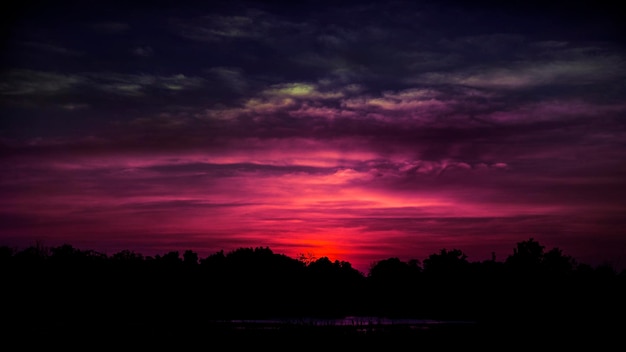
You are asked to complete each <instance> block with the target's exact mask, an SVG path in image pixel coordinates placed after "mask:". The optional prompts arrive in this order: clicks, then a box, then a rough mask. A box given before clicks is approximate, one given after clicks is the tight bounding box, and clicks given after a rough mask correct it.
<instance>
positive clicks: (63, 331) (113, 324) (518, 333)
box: [3, 317, 624, 351]
mask: <svg viewBox="0 0 626 352" xmlns="http://www.w3.org/2000/svg"><path fill="white" fill-rule="evenodd" d="M132 320H133V317H118V319H117V320H111V321H107V322H104V321H103V322H98V323H94V322H92V323H80V324H78V323H77V324H57V325H55V324H47V325H46V326H44V325H38V324H37V323H31V324H28V325H11V326H8V327H6V328H5V329H3V335H4V338H3V341H4V342H5V343H6V344H8V345H13V346H20V344H21V345H22V346H24V347H28V348H26V350H31V349H34V348H57V347H59V348H65V349H85V350H128V349H139V350H153V349H156V350H164V349H173V350H184V349H187V348H189V349H191V348H193V349H197V350H204V351H211V350H217V349H219V350H242V349H254V350H285V351H286V350H289V351H303V350H305V351H308V350H350V351H354V350H358V349H363V350H367V351H369V350H379V351H426V350H439V351H448V350H459V349H468V348H480V349H481V350H482V351H508V350H520V349H530V350H564V349H580V348H585V349H587V348H588V349H593V350H596V351H606V350H612V348H614V347H613V346H615V345H616V344H618V345H619V344H620V343H621V341H622V338H623V337H624V335H623V334H624V332H623V330H621V329H617V328H615V329H613V328H611V327H610V326H609V325H602V324H600V325H597V324H592V323H590V324H589V325H585V326H583V325H578V326H543V325H541V324H539V325H533V324H528V323H525V324H511V323H507V324H479V323H441V324H427V325H426V324H425V325H422V326H420V325H419V324H418V325H415V324H413V325H402V324H399V325H388V326H368V327H363V326H333V325H329V326H324V325H316V326H313V325H307V324H256V323H246V322H239V323H230V322H204V323H203V322H194V323H191V322H187V323H185V322H170V323H168V324H163V323H150V322H136V321H135V322H133V321H132ZM600 326H601V327H600Z"/></svg>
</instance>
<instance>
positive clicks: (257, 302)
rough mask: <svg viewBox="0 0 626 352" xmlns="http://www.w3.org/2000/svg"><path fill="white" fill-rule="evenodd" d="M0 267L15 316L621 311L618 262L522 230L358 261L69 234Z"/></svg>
mask: <svg viewBox="0 0 626 352" xmlns="http://www.w3.org/2000/svg"><path fill="white" fill-rule="evenodd" d="M0 274H1V275H2V276H1V277H2V281H3V287H4V288H3V294H4V296H5V300H4V302H6V303H7V306H6V308H5V310H4V317H5V321H10V322H12V323H15V324H33V323H36V324H72V323H74V322H86V321H92V322H93V321H98V319H99V317H100V318H101V317H103V316H107V317H115V319H117V320H118V321H119V322H120V323H124V324H143V323H145V322H151V323H155V322H174V321H175V322H177V324H196V323H197V322H198V321H215V320H227V319H276V318H301V317H322V318H323V317H328V318H330V317H344V316H377V317H390V318H419V319H438V320H464V321H475V322H480V323H484V324H500V323H502V322H515V323H516V324H517V323H520V322H525V323H529V324H532V325H533V326H551V325H552V324H560V325H562V324H570V325H571V326H572V327H573V326H579V325H580V324H581V323H588V322H590V321H593V322H594V324H593V326H594V327H602V328H603V329H605V328H610V327H611V326H613V325H609V324H614V322H615V321H616V319H623V316H624V313H626V304H625V302H624V301H625V300H624V297H626V295H625V293H626V272H625V271H621V272H617V271H616V270H615V269H613V268H612V267H611V266H610V265H601V266H597V267H592V266H591V265H588V264H584V263H578V262H577V261H576V260H575V259H574V258H572V257H571V256H568V255H565V254H563V253H562V251H561V250H560V249H558V248H553V249H550V250H546V249H545V247H544V246H543V245H541V244H540V243H539V242H537V241H535V240H534V239H533V238H530V239H528V240H526V241H521V242H519V243H517V244H516V246H515V247H514V248H513V253H512V254H511V255H509V256H508V257H507V258H506V259H505V260H504V261H496V260H495V257H494V258H492V259H491V260H485V261H477V262H470V261H468V259H467V256H466V255H465V254H464V252H463V251H461V250H459V249H451V250H448V249H441V250H440V251H439V252H437V253H433V254H431V255H430V256H428V257H427V258H425V259H424V260H423V261H419V260H409V261H402V260H400V259H398V258H395V257H391V258H388V259H384V260H380V261H378V262H375V263H372V265H371V267H370V269H369V271H368V272H367V273H362V272H360V271H358V270H356V269H354V268H353V267H352V266H351V264H350V263H349V262H345V261H339V260H335V261H331V260H329V259H328V258H327V257H322V258H308V259H306V258H304V257H301V258H291V257H288V256H286V255H283V254H277V253H274V252H273V251H272V250H271V249H270V248H268V247H245V248H239V249H236V250H233V251H230V252H227V253H225V252H224V251H223V250H222V251H219V252H217V253H214V254H212V255H209V256H207V257H205V258H199V256H198V255H197V253H195V252H193V251H192V250H186V251H184V252H183V253H182V254H181V253H180V252H178V251H171V252H168V253H166V254H163V255H156V256H143V255H142V254H140V253H136V252H133V251H130V250H123V251H120V252H118V253H115V254H113V255H105V254H103V253H99V252H96V251H92V250H81V249H77V248H75V247H73V246H71V245H69V244H65V245H61V246H58V247H52V248H46V247H44V246H42V245H40V244H36V245H33V246H31V247H28V248H25V249H23V250H15V249H12V248H10V247H8V246H1V247H0ZM611 322H612V323H611ZM603 324H606V326H605V325H603ZM587 325H588V324H587Z"/></svg>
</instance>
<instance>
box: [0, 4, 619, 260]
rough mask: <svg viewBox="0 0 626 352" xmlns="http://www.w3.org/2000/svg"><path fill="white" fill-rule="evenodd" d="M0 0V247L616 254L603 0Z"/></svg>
mask: <svg viewBox="0 0 626 352" xmlns="http://www.w3.org/2000/svg"><path fill="white" fill-rule="evenodd" d="M2 6H3V7H4V8H3V11H2V12H3V15H2V16H3V19H2V23H3V24H2V37H1V42H0V45H1V46H0V50H1V51H0V170H1V171H2V172H1V173H0V195H1V197H0V244H2V245H9V246H12V247H17V248H26V247H28V246H31V245H34V244H35V243H37V242H38V243H42V244H43V245H47V246H58V245H61V244H66V243H67V244H71V245H73V246H74V247H77V248H80V249H91V250H96V251H100V252H103V253H107V254H114V253H117V252H119V251H121V250H132V251H135V252H138V253H141V254H143V255H156V254H164V253H167V252H169V251H174V250H177V251H180V252H181V253H182V251H185V250H193V251H195V252H196V253H198V254H199V255H200V256H201V257H205V256H208V255H211V254H214V253H216V252H218V251H220V250H224V251H230V250H234V249H237V248H241V247H260V246H261V247H269V248H271V249H272V250H273V252H274V253H279V254H285V255H288V256H291V257H294V258H296V257H299V256H300V255H302V254H303V255H305V256H307V257H309V258H321V257H328V258H329V259H331V260H333V261H334V260H339V261H346V262H349V263H351V264H352V266H353V267H354V268H356V269H358V270H360V271H362V272H367V271H368V270H369V267H370V265H371V264H372V263H374V262H376V261H379V260H382V259H387V258H391V257H396V258H399V259H401V260H404V261H408V260H410V259H418V260H420V261H422V260H423V259H425V258H426V257H427V256H429V255H430V254H433V253H437V252H439V251H440V250H441V249H449V250H451V249H460V250H462V251H463V252H464V253H465V254H466V255H467V259H468V260H469V261H483V260H489V259H491V258H492V256H493V255H495V258H496V260H500V261H503V260H505V259H506V257H507V256H509V255H511V254H512V253H513V249H514V247H515V246H516V244H517V243H518V242H521V241H525V240H528V239H529V238H533V239H535V240H537V241H538V242H539V243H540V244H542V245H544V246H545V247H546V249H551V248H553V247H557V248H559V249H561V250H562V251H563V253H564V254H566V255H570V256H572V257H573V258H574V259H575V260H577V261H578V262H580V263H586V264H591V265H601V264H610V265H613V266H614V267H615V268H617V269H621V268H626V216H625V214H626V84H625V83H624V82H626V65H625V63H626V50H625V49H626V46H625V45H624V44H625V41H624V38H625V37H624V36H623V34H624V33H625V31H624V29H625V28H624V25H623V23H622V21H621V19H620V18H619V16H618V11H617V7H616V6H617V5H612V4H611V2H609V1H593V2H591V1H588V2H585V1H583V2H579V3H576V4H575V5H574V4H571V3H570V2H565V1H562V2H559V1H556V2H555V1H552V2H550V1H548V2H532V1H530V2H528V1H524V2H521V1H506V2H497V1H482V0H481V1H470V2H464V1H452V0H446V1H384V2H380V1H378V2H376V1H372V2H368V1H344V2H331V1H300V2H298V1H295V2H294V1H226V2H220V1H210V2H189V1H145V2H144V1H137V2H122V1H98V0H97V1H89V2H84V1H55V2H46V1H29V0H26V1H9V2H5V4H4V5H2Z"/></svg>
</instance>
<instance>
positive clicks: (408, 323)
mask: <svg viewBox="0 0 626 352" xmlns="http://www.w3.org/2000/svg"><path fill="white" fill-rule="evenodd" d="M223 322H224V323H229V324H232V325H234V326H238V327H240V328H255V327H256V328H264V329H267V328H270V329H271V328H278V327H281V326H289V325H297V326H337V327H350V326H352V327H355V328H359V329H360V328H365V329H374V328H376V327H386V326H404V327H409V328H428V327H429V326H433V325H450V324H474V322H472V321H444V320H431V319H392V318H383V317H358V316H348V317H345V318H329V319H323V318H297V319H235V320H227V321H223Z"/></svg>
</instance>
